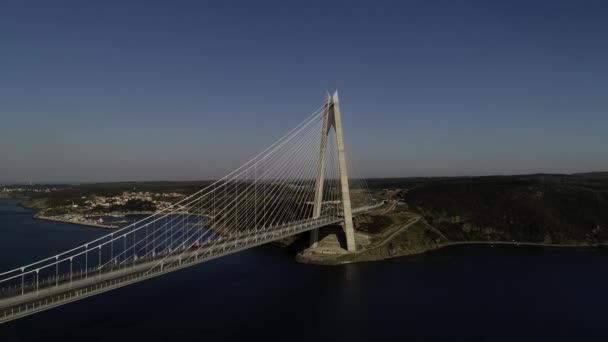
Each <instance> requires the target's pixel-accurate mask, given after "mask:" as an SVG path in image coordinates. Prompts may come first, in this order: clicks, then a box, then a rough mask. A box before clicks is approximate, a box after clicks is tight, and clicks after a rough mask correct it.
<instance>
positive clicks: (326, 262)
mask: <svg viewBox="0 0 608 342" xmlns="http://www.w3.org/2000/svg"><path fill="white" fill-rule="evenodd" d="M466 245H470V246H473V245H487V246H492V245H503V246H528V247H548V248H586V249H587V248H588V249H591V248H599V247H606V246H608V242H598V243H593V244H590V243H580V244H572V243H568V244H557V243H543V242H518V241H453V242H446V243H440V244H436V245H434V246H428V245H427V246H420V248H417V249H415V250H411V251H407V252H402V253H396V254H390V253H388V254H384V253H380V254H376V255H374V256H367V257H363V258H361V259H359V260H357V259H356V255H358V254H359V255H363V253H365V252H369V251H373V250H375V249H380V248H382V247H377V248H372V249H367V250H362V251H360V252H355V253H347V254H342V255H335V258H331V259H328V258H325V259H322V260H320V259H314V258H309V257H303V256H301V255H297V256H296V261H297V262H299V263H302V264H309V265H320V266H340V265H346V264H355V263H363V262H375V261H383V260H388V259H394V258H399V257H405V256H413V255H421V254H424V253H428V252H432V251H435V250H439V249H442V248H447V247H451V246H466ZM341 257H347V258H348V257H351V258H352V259H349V260H339V258H341Z"/></svg>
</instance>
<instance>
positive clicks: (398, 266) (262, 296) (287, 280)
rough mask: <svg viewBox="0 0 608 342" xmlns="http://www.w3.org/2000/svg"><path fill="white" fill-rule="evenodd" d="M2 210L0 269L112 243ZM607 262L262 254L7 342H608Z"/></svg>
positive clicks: (23, 322)
mask: <svg viewBox="0 0 608 342" xmlns="http://www.w3.org/2000/svg"><path fill="white" fill-rule="evenodd" d="M32 215H33V211H31V210H28V209H23V208H21V207H19V206H18V205H17V202H16V201H13V200H0V270H7V269H9V268H11V267H14V266H18V265H20V264H22V263H26V262H30V261H33V260H35V259H38V258H39V257H44V256H48V255H50V254H52V253H55V252H58V251H60V250H63V249H66V248H69V247H73V246H76V245H78V244H80V243H83V242H85V241H87V240H90V239H92V238H95V237H98V236H100V235H102V234H106V233H107V230H103V229H95V228H89V227H82V226H77V225H70V224H62V223H55V222H47V221H38V220H34V219H32ZM607 264H608V251H607V250H605V249H556V248H533V247H517V246H510V247H509V246H503V247H498V246H496V247H491V246H459V247H450V248H446V249H442V250H438V251H434V252H431V253H426V254H423V255H420V256H411V257H403V258H397V259H393V260H387V261H383V262H377V263H366V264H357V265H346V266H341V267H318V266H309V265H301V264H297V263H295V262H294V261H293V258H291V257H290V255H289V252H288V251H287V250H285V249H282V248H279V247H275V246H262V247H259V248H255V249H252V250H248V251H244V252H241V253H238V254H235V255H232V256H228V257H224V258H221V259H219V260H214V261H211V262H207V263H204V264H201V265H198V266H195V267H191V268H189V269H186V270H182V271H178V272H175V273H172V274H168V275H165V276H161V277H159V278H156V279H152V280H148V281H145V282H142V283H139V284H135V285H131V286H128V287H125V288H122V289H118V290H114V291H111V292H108V293H105V294H102V295H99V296H96V297H91V298H88V299H84V300H82V301H79V302H76V303H73V304H69V305H66V306H63V307H60V308H56V309H52V310H49V311H45V312H43V313H39V314H36V315H33V316H30V317H27V318H24V319H20V320H17V321H13V322H9V323H6V324H3V325H0V342H7V341H62V342H63V341H243V340H249V341H258V340H262V341H340V340H343V341H429V340H431V341H440V340H445V341H447V340H449V341H515V340H517V341H585V340H599V341H603V340H606V339H607V338H608V328H606V326H605V324H606V319H607V316H608V311H607V310H608V306H607V304H608V273H607V272H606V270H607V267H606V265H607Z"/></svg>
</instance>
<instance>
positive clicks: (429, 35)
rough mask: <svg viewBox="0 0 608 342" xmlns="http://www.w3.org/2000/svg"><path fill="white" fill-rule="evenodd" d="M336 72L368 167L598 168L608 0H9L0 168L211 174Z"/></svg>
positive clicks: (63, 175) (108, 175) (607, 107)
mask: <svg viewBox="0 0 608 342" xmlns="http://www.w3.org/2000/svg"><path fill="white" fill-rule="evenodd" d="M335 88H337V89H339V90H340V95H341V96H340V98H341V103H342V110H343V117H344V124H345V130H346V131H345V132H346V139H347V143H348V145H349V146H350V149H351V150H352V151H353V153H354V157H355V159H356V163H357V168H358V171H359V173H361V174H363V175H364V176H367V177H389V176H456V175H485V174H513V173H535V172H555V173H570V172H584V171H599V170H608V2H606V1H574V0H573V1H371V0H370V1H343V2H333V1H321V2H314V1H300V2H288V1H276V2H261V1H255V2H254V1H242V2H236V1H124V0H121V1H61V0H55V1H10V0H9V1H3V2H2V4H1V5H0V146H1V147H0V181H29V180H33V181H34V182H42V181H113V180H187V179H207V178H215V177H218V176H221V175H223V174H224V173H227V172H228V171H229V170H231V169H233V168H235V167H237V166H239V165H240V164H241V163H243V162H244V161H246V160H247V158H248V157H250V156H252V155H254V154H256V153H257V152H259V151H260V150H263V149H264V148H265V147H266V146H267V145H269V144H271V143H272V142H273V141H274V140H276V139H277V138H278V137H280V136H281V135H282V134H283V133H285V132H286V131H287V130H289V129H290V128H291V127H293V126H295V125H296V124H297V123H298V122H300V121H301V120H302V119H304V118H305V117H306V115H307V114H308V113H310V112H311V111H312V110H314V109H316V108H317V107H318V106H319V105H320V104H321V103H322V101H323V96H324V92H325V91H326V90H332V89H335Z"/></svg>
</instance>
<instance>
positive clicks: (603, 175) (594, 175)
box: [572, 171, 608, 178]
mask: <svg viewBox="0 0 608 342" xmlns="http://www.w3.org/2000/svg"><path fill="white" fill-rule="evenodd" d="M572 176H576V177H587V178H608V171H606V172H584V173H574V174H572Z"/></svg>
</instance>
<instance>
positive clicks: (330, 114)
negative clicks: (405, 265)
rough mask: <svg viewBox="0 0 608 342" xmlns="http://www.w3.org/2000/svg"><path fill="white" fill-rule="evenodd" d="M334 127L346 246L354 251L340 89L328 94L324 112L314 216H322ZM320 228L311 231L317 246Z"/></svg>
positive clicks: (353, 231)
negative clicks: (339, 97)
mask: <svg viewBox="0 0 608 342" xmlns="http://www.w3.org/2000/svg"><path fill="white" fill-rule="evenodd" d="M332 128H334V130H335V133H336V145H337V146H336V148H337V152H338V174H339V178H340V190H341V191H340V192H341V195H342V196H341V197H340V200H341V201H342V203H341V204H342V210H343V216H344V233H345V235H346V246H347V249H348V250H349V251H351V252H354V251H355V250H356V249H357V247H356V244H355V230H354V228H353V216H352V209H351V203H350V189H349V184H348V170H347V167H346V155H345V149H344V132H343V130H342V117H341V114H340V101H339V99H338V91H337V90H336V92H335V93H334V94H333V95H332V96H330V95H329V94H327V97H326V100H325V108H324V112H323V128H322V135H321V146H320V151H321V152H320V154H319V163H318V171H317V179H316V182H315V184H316V186H315V203H314V209H313V212H314V213H313V218H318V217H321V208H322V205H323V204H322V203H323V190H324V188H323V185H324V183H325V169H326V167H327V141H328V137H329V133H330V131H331V129H332ZM318 240H319V229H313V230H312V231H311V232H310V244H311V247H313V248H315V247H317V245H318Z"/></svg>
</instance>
